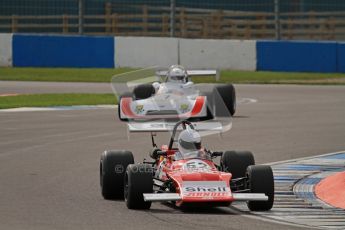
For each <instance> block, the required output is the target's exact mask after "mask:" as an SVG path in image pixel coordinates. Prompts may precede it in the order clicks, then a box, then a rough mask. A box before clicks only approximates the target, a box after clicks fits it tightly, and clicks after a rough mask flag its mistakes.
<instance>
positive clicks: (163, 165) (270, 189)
mask: <svg viewBox="0 0 345 230" xmlns="http://www.w3.org/2000/svg"><path fill="white" fill-rule="evenodd" d="M166 127H167V126H166ZM199 127H201V126H199ZM130 129H133V127H132V128H130ZM133 130H134V131H135V129H133ZM133 130H132V131H133ZM181 130H182V131H181ZM185 130H190V131H191V133H193V135H194V136H196V138H198V137H197V136H198V135H196V132H197V131H196V130H195V124H193V123H191V122H189V121H186V120H183V121H180V122H177V123H176V124H175V126H174V127H173V128H172V129H171V131H172V134H171V139H170V142H169V144H168V145H163V146H162V147H161V148H157V146H156V144H155V142H154V135H152V144H153V147H154V149H153V150H152V152H151V153H150V156H151V157H152V158H153V160H154V161H152V162H146V161H144V162H143V163H139V164H134V158H133V154H132V153H131V152H130V151H105V152H104V153H103V154H102V156H101V160H100V184H101V191H102V195H103V197H104V198H105V199H116V198H120V199H123V198H124V199H125V202H126V204H127V207H128V208H130V209H149V208H150V206H151V203H152V202H173V203H174V204H175V205H176V206H179V207H185V206H195V205H196V206H207V207H208V206H229V205H230V204H231V203H232V202H233V201H247V205H248V208H249V209H250V210H252V211H266V210H270V209H271V208H272V206H273V202H274V181H273V173H272V169H271V167H270V166H266V165H255V162H254V157H253V155H252V153H250V152H247V151H244V152H238V151H226V152H213V151H210V150H208V149H205V148H203V147H202V146H201V142H196V145H195V146H197V151H193V152H192V153H193V154H181V151H180V150H181V149H180V146H179V148H176V147H175V145H176V142H178V144H179V145H181V146H183V148H188V146H189V147H190V143H189V142H185V141H183V140H178V141H177V140H176V139H175V135H176V133H177V132H179V131H181V132H180V135H181V133H182V132H183V131H185ZM130 131H131V130H130ZM146 131H149V132H156V131H162V128H159V127H158V128H154V126H153V127H151V128H150V129H147V130H146ZM179 138H180V137H179ZM194 144H195V143H194ZM193 146H194V145H193ZM193 146H192V147H193ZM216 157H221V160H220V162H221V163H220V165H217V164H216V163H214V162H213V159H214V158H216Z"/></svg>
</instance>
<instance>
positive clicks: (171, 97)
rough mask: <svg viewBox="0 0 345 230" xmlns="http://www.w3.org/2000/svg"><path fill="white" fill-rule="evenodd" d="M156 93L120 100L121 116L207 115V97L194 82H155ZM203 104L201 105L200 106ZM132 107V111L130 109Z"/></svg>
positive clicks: (145, 117) (168, 116) (173, 116)
mask: <svg viewBox="0 0 345 230" xmlns="http://www.w3.org/2000/svg"><path fill="white" fill-rule="evenodd" d="M153 87H154V88H155V90H156V93H155V95H153V96H152V97H150V98H147V99H139V100H130V101H128V98H127V99H126V100H124V99H122V100H121V101H120V108H121V110H120V115H121V118H131V119H147V118H175V117H178V118H184V119H186V118H189V117H205V116H207V98H206V97H205V96H199V92H198V90H196V89H195V87H194V84H193V83H192V82H187V83H185V84H179V83H172V82H165V83H158V82H155V83H153ZM200 105H201V106H200ZM128 109H130V111H128Z"/></svg>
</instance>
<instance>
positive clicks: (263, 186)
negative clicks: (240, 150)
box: [247, 165, 274, 211]
mask: <svg viewBox="0 0 345 230" xmlns="http://www.w3.org/2000/svg"><path fill="white" fill-rule="evenodd" d="M247 177H248V183H249V189H250V192H251V193H264V194H265V195H266V196H268V201H248V202H247V206H248V208H249V209H250V210H251V211H268V210H271V208H272V207H273V203H274V178H273V172H272V168H271V167H270V166H268V165H252V166H249V167H248V168H247Z"/></svg>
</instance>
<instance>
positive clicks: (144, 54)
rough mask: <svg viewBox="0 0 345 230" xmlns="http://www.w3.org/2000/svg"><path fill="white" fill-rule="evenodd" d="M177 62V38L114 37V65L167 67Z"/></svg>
mask: <svg viewBox="0 0 345 230" xmlns="http://www.w3.org/2000/svg"><path fill="white" fill-rule="evenodd" d="M177 62H178V39H176V38H154V37H115V67H134V68H138V67H151V66H159V67H168V66H170V65H173V64H177Z"/></svg>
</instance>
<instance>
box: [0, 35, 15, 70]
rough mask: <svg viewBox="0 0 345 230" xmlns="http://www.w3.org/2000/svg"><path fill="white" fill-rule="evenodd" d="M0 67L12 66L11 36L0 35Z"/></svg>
mask: <svg viewBox="0 0 345 230" xmlns="http://www.w3.org/2000/svg"><path fill="white" fill-rule="evenodd" d="M0 66H12V34H0Z"/></svg>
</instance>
